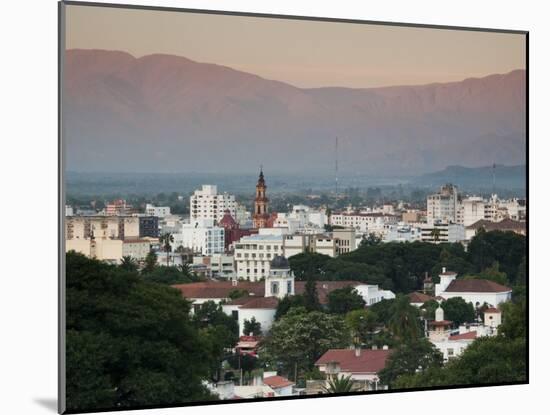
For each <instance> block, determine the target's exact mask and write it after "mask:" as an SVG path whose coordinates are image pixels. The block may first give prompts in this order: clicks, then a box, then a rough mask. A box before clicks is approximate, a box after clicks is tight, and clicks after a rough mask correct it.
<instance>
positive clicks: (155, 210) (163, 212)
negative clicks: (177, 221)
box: [145, 203, 171, 218]
mask: <svg viewBox="0 0 550 415" xmlns="http://www.w3.org/2000/svg"><path fill="white" fill-rule="evenodd" d="M145 214H146V215H149V216H157V217H159V218H164V217H165V216H169V215H170V214H171V213H170V206H155V205H153V204H151V203H147V204H146V205H145Z"/></svg>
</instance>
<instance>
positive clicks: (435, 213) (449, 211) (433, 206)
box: [426, 184, 462, 224]
mask: <svg viewBox="0 0 550 415" xmlns="http://www.w3.org/2000/svg"><path fill="white" fill-rule="evenodd" d="M427 205H428V213H427V216H426V219H427V221H428V223H430V224H431V223H433V222H434V221H444V222H451V223H460V222H461V214H462V211H461V205H460V203H459V199H458V189H457V187H456V186H453V185H452V184H446V185H445V186H441V188H440V189H439V192H437V193H435V194H433V195H429V196H428V199H427Z"/></svg>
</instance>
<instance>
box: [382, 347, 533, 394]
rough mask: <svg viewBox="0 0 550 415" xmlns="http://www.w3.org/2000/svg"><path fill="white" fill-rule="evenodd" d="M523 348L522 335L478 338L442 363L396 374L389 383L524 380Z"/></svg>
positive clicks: (420, 384) (407, 385) (426, 384)
mask: <svg viewBox="0 0 550 415" xmlns="http://www.w3.org/2000/svg"><path fill="white" fill-rule="evenodd" d="M526 350H527V349H526V340H525V338H515V339H512V340H510V339H507V338H505V337H504V336H495V337H481V338H478V339H476V340H475V341H474V342H473V343H472V344H471V345H470V346H469V347H468V348H467V349H466V350H465V351H464V353H463V354H462V355H461V356H459V357H457V358H454V359H452V360H451V361H450V362H449V363H447V364H446V365H445V366H443V367H432V368H431V369H429V370H427V371H425V372H422V373H417V374H407V375H403V376H400V377H399V378H398V379H397V380H396V381H395V382H394V383H393V384H392V386H393V387H394V388H396V389H404V388H418V387H433V386H456V385H483V384H492V383H505V382H520V381H526V380H527V377H526V376H527V372H526V367H527V366H526Z"/></svg>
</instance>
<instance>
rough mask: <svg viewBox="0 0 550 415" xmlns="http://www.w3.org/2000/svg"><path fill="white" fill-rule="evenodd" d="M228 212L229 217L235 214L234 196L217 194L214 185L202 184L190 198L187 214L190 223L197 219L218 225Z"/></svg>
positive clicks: (216, 188)
mask: <svg viewBox="0 0 550 415" xmlns="http://www.w3.org/2000/svg"><path fill="white" fill-rule="evenodd" d="M226 210H229V213H230V214H231V216H233V217H235V215H236V213H237V202H236V201H235V196H234V195H230V194H228V193H221V194H220V193H218V187H217V186H215V185H210V184H204V185H202V189H197V190H195V192H194V193H193V194H192V195H191V197H190V207H189V214H190V219H191V222H192V221H194V220H198V219H212V220H214V222H216V223H218V222H219V221H220V220H221V219H222V218H223V216H224V214H225V211H226Z"/></svg>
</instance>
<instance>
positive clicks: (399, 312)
mask: <svg viewBox="0 0 550 415" xmlns="http://www.w3.org/2000/svg"><path fill="white" fill-rule="evenodd" d="M419 317H420V314H419V311H418V309H417V308H416V307H415V306H413V305H411V304H410V300H409V297H407V296H406V295H398V296H397V298H396V299H395V302H394V303H393V307H392V316H391V318H390V320H389V322H388V328H389V329H390V331H391V333H392V334H393V336H394V337H395V338H396V339H398V340H399V341H401V342H404V343H408V342H413V341H415V340H417V339H418V338H419V337H421V336H422V329H421V327H420V320H419Z"/></svg>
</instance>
